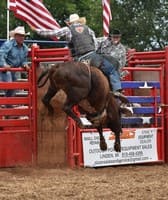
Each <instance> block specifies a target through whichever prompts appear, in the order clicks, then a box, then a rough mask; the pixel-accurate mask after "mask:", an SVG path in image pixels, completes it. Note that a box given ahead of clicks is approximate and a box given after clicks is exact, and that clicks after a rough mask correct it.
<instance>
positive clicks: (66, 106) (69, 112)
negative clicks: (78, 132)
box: [63, 102, 84, 128]
mask: <svg viewBox="0 0 168 200" xmlns="http://www.w3.org/2000/svg"><path fill="white" fill-rule="evenodd" d="M74 105H75V104H70V103H69V102H65V104H64V106H63V111H64V112H65V113H66V114H67V115H68V116H69V117H71V118H72V119H73V120H74V121H75V122H76V123H77V125H78V126H79V127H80V128H84V125H83V124H82V121H81V120H80V118H79V117H78V116H77V115H76V114H75V112H74V111H73V110H72V108H73V106H74Z"/></svg>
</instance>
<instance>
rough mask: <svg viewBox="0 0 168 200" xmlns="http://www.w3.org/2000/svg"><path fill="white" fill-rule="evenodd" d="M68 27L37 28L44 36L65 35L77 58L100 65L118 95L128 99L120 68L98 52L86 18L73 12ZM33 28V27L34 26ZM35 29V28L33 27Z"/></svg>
mask: <svg viewBox="0 0 168 200" xmlns="http://www.w3.org/2000/svg"><path fill="white" fill-rule="evenodd" d="M66 23H67V24H68V26H67V27H63V28H61V29H59V30H40V29H38V30H36V31H37V33H38V34H40V35H42V36H47V37H50V36H56V37H62V36H65V37H66V40H67V41H68V42H69V43H70V44H71V45H72V47H73V51H74V52H73V53H74V55H75V56H74V57H75V60H78V61H82V60H89V61H90V64H91V65H92V66H95V67H98V68H99V69H100V70H101V71H103V73H104V74H105V75H106V76H107V77H108V78H109V81H110V85H111V88H112V89H113V92H114V94H115V95H116V96H118V97H119V98H120V100H121V99H122V100H123V101H127V99H126V98H125V96H124V95H123V94H121V93H120V91H121V90H122V88H121V81H120V74H119V72H118V69H116V67H115V66H114V65H112V64H111V63H110V62H109V61H108V60H107V59H105V58H103V56H101V55H100V54H97V53H96V49H97V40H96V37H95V33H94V31H93V30H92V29H90V28H89V27H88V26H87V25H85V23H86V19H85V20H82V23H81V18H80V17H79V16H78V14H72V15H70V17H69V20H68V21H66ZM32 28H33V27H32ZM33 30H34V29H33Z"/></svg>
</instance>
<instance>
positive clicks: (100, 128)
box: [97, 125, 107, 151]
mask: <svg viewBox="0 0 168 200" xmlns="http://www.w3.org/2000/svg"><path fill="white" fill-rule="evenodd" d="M97 130H98V132H99V136H100V149H101V150H102V151H105V150H107V144H106V141H105V138H104V136H103V129H102V126H101V125H100V126H99V127H97Z"/></svg>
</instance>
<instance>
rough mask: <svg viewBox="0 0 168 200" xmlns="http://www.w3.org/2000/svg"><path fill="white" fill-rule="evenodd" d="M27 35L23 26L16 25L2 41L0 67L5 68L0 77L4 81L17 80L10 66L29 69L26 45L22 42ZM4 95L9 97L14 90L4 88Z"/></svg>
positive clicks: (13, 93)
mask: <svg viewBox="0 0 168 200" xmlns="http://www.w3.org/2000/svg"><path fill="white" fill-rule="evenodd" d="M26 35H27V33H25V29H24V27H23V26H18V27H16V28H15V29H14V30H12V31H11V32H10V40H7V41H6V42H4V43H3V44H2V46H1V48H0V52H1V55H0V67H3V68H4V69H5V70H4V71H2V72H1V79H2V81H4V82H13V81H16V80H17V75H16V72H12V71H9V69H10V68H11V67H23V68H25V70H28V69H29V66H28V63H27V55H28V47H27V46H26V45H25V44H24V38H25V36H26ZM5 95H6V96H7V97H11V96H14V95H15V91H14V90H6V91H5Z"/></svg>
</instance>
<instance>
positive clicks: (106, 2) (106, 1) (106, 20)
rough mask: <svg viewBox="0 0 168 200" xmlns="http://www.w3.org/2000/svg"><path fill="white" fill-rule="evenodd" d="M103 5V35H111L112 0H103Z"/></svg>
mask: <svg viewBox="0 0 168 200" xmlns="http://www.w3.org/2000/svg"><path fill="white" fill-rule="evenodd" d="M102 7H103V35H104V36H108V35H109V26H110V20H112V15H111V9H110V0H102Z"/></svg>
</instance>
